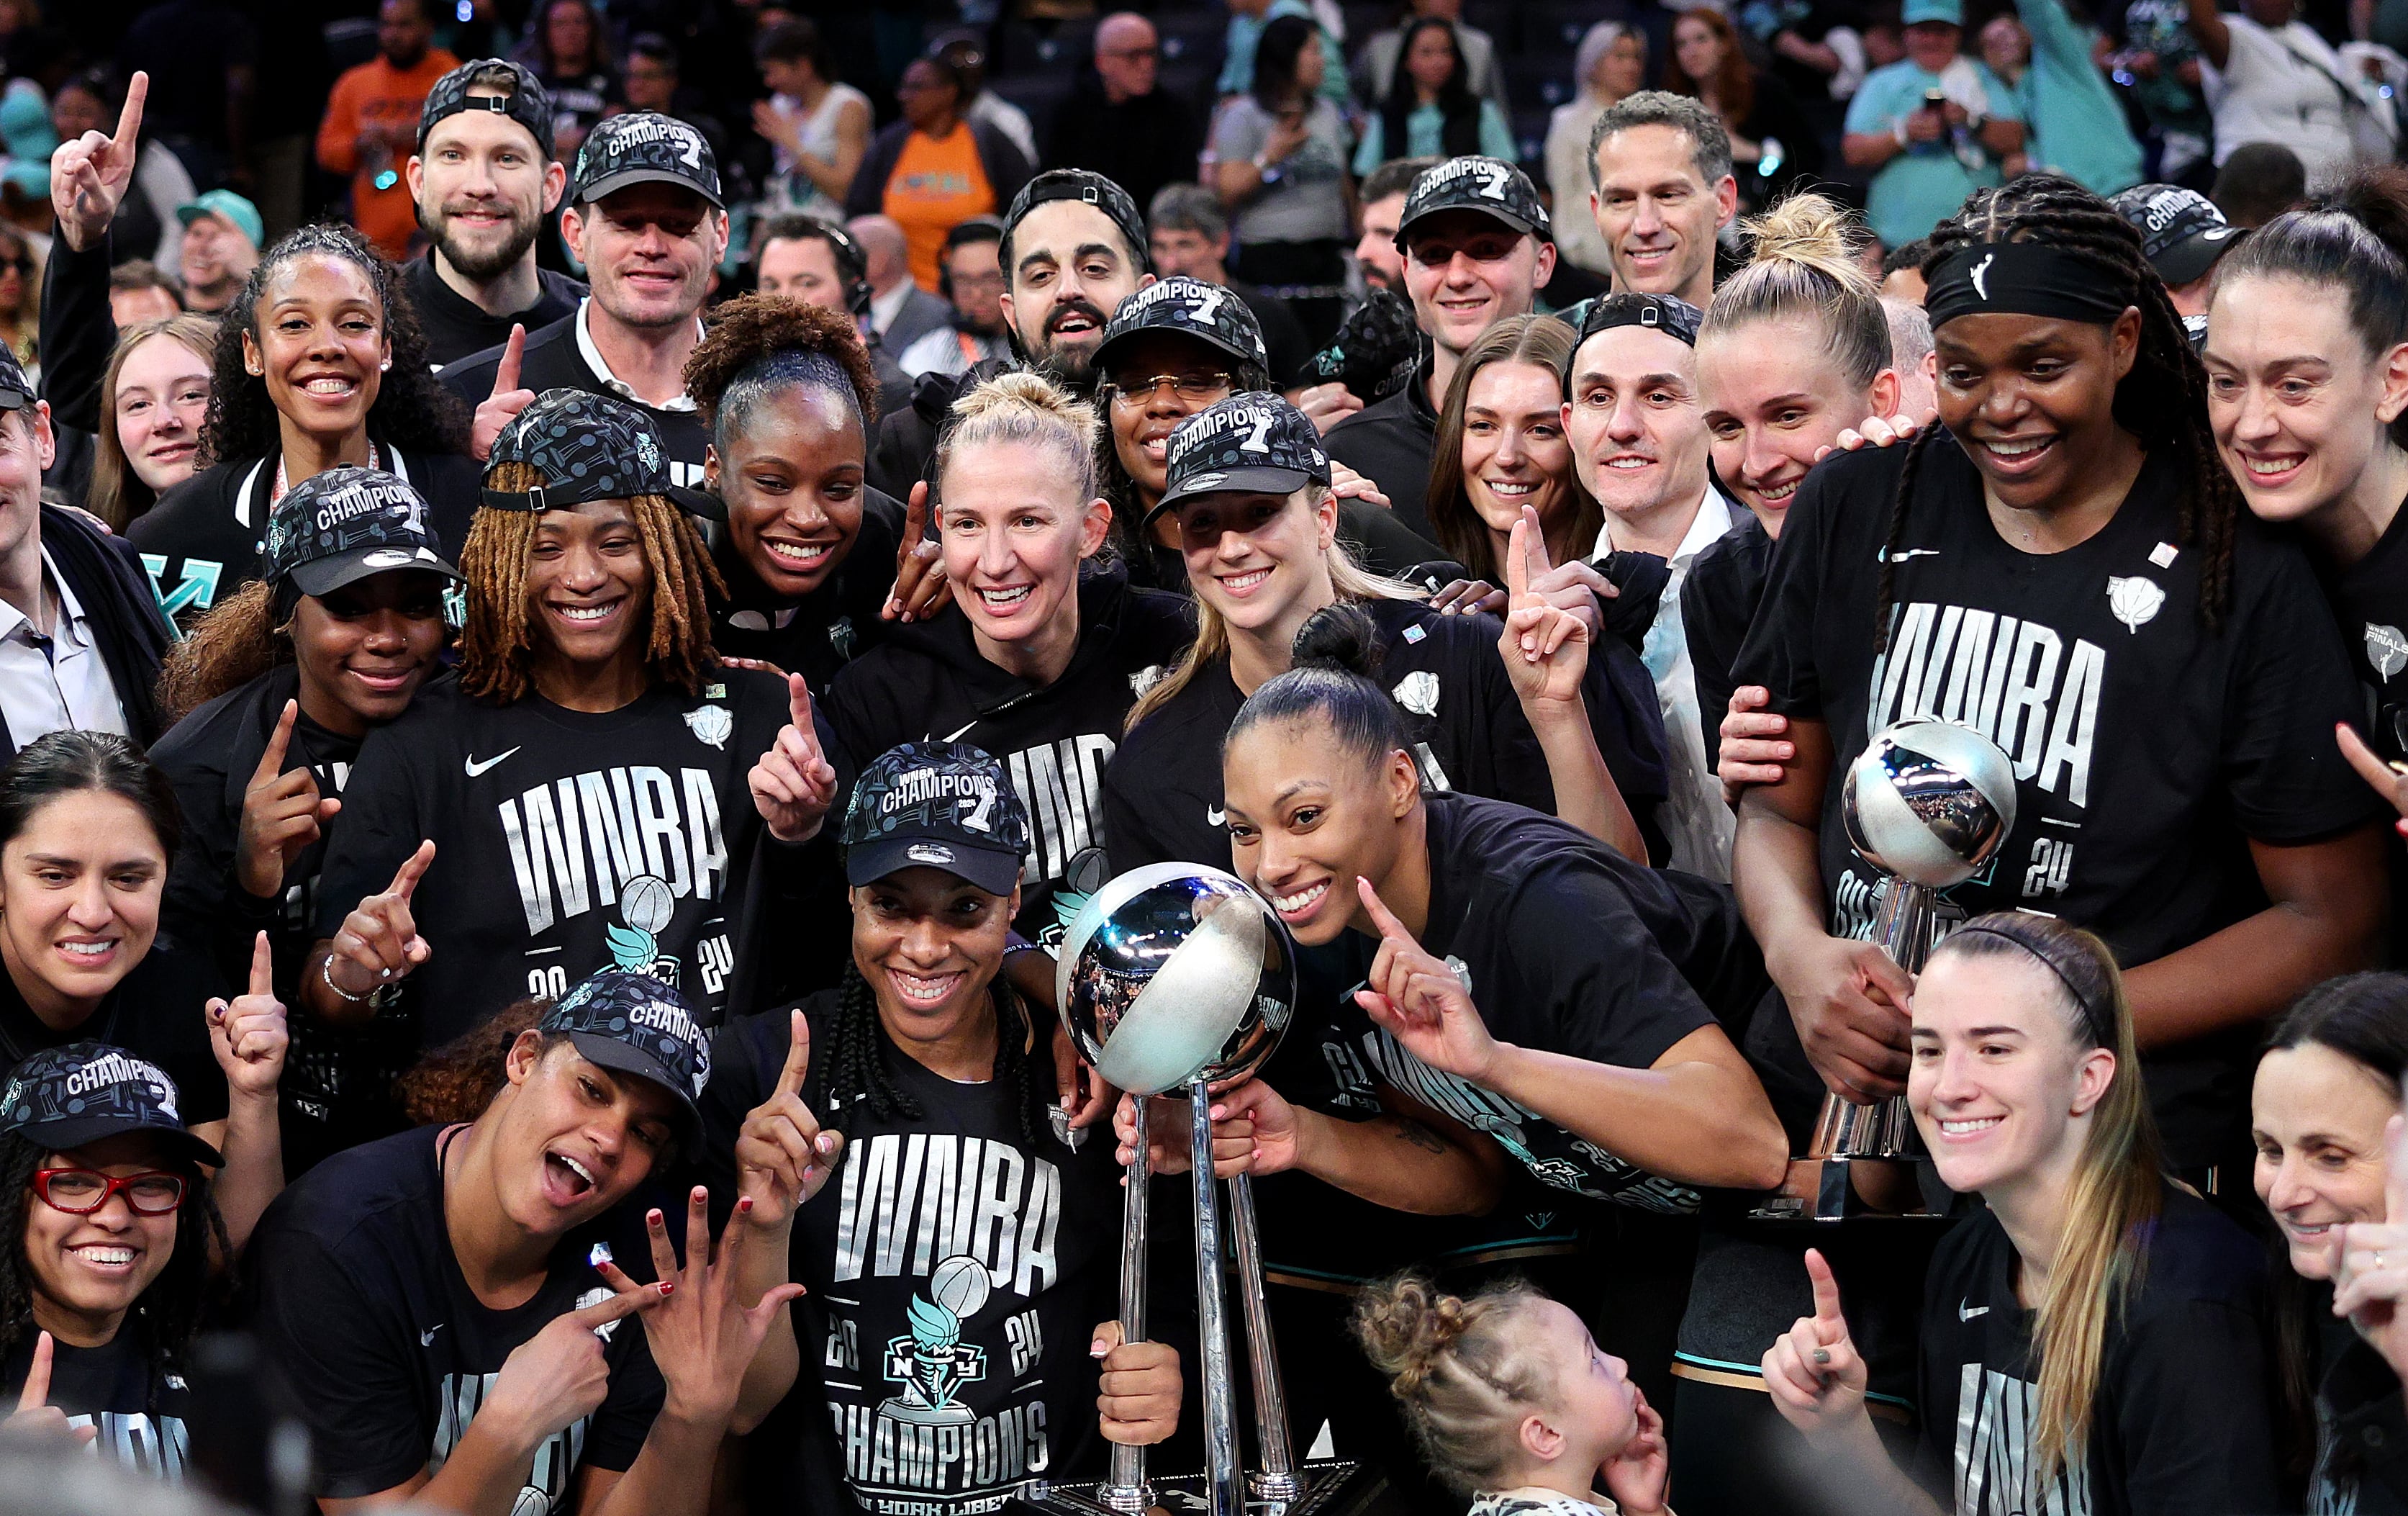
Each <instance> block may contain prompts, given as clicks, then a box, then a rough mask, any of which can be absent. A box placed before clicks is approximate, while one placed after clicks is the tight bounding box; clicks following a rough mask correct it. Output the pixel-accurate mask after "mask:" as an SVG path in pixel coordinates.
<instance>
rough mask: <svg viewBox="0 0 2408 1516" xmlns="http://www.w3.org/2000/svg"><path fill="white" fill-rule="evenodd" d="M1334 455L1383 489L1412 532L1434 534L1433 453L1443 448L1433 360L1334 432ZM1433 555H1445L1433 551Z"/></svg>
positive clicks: (1328, 441)
mask: <svg viewBox="0 0 2408 1516" xmlns="http://www.w3.org/2000/svg"><path fill="white" fill-rule="evenodd" d="M1325 445H1326V446H1327V448H1328V449H1329V455H1330V456H1331V457H1333V458H1336V459H1337V460H1338V461H1339V462H1340V463H1342V464H1344V465H1346V467H1348V468H1349V469H1354V470H1355V472H1356V473H1358V474H1361V475H1362V476H1363V477H1365V478H1366V479H1369V481H1371V483H1373V484H1377V485H1379V486H1380V493H1382V494H1383V495H1385V496H1386V497H1387V498H1388V505H1389V507H1390V509H1392V510H1393V511H1394V512H1395V513H1396V516H1397V519H1398V521H1400V522H1402V523H1404V525H1405V527H1406V528H1407V529H1408V530H1410V531H1412V533H1413V534H1414V535H1416V536H1418V537H1423V538H1428V537H1429V536H1430V524H1429V508H1428V506H1427V504H1426V498H1427V497H1428V494H1429V475H1430V453H1431V450H1432V449H1434V448H1435V447H1437V445H1438V411H1436V410H1434V409H1433V408H1432V407H1431V405H1430V402H1429V359H1428V358H1427V357H1426V356H1425V357H1424V358H1423V359H1422V361H1421V362H1420V363H1419V364H1417V365H1416V366H1414V368H1413V377H1412V378H1411V379H1409V380H1407V381H1406V382H1405V387H1404V388H1403V389H1400V390H1398V392H1397V393H1396V394H1394V395H1391V396H1389V397H1387V398H1386V399H1384V400H1382V401H1380V402H1378V403H1377V404H1375V405H1367V406H1365V407H1364V408H1363V409H1362V410H1360V411H1356V412H1355V413H1354V414H1353V415H1351V416H1348V417H1347V418H1346V419H1345V420H1344V421H1341V422H1340V423H1339V424H1338V425H1337V426H1332V427H1330V428H1329V436H1328V437H1327V438H1326V440H1325ZM1428 556H1431V557H1441V556H1443V555H1442V554H1439V553H1435V552H1433V553H1431V554H1430V555H1428Z"/></svg>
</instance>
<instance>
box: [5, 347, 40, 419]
mask: <svg viewBox="0 0 2408 1516" xmlns="http://www.w3.org/2000/svg"><path fill="white" fill-rule="evenodd" d="M33 403H34V382H33V381H32V380H30V379H27V378H26V377H25V369H24V367H23V365H22V364H20V363H18V361H17V354H14V353H11V352H10V351H9V350H8V344H7V343H6V342H0V411H22V410H24V409H25V408H26V407H27V406H29V405H32V404H33Z"/></svg>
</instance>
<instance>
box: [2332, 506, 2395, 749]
mask: <svg viewBox="0 0 2408 1516" xmlns="http://www.w3.org/2000/svg"><path fill="white" fill-rule="evenodd" d="M2326 588H2327V589H2328V590H2329V592H2330V594H2331V596H2332V602H2333V611H2334V613H2335V614H2337V615H2339V616H2340V617H2341V624H2342V640H2343V642H2345V643H2347V644H2348V647H2349V650H2350V662H2351V663H2352V664H2353V665H2355V666H2356V667H2357V669H2358V683H2360V684H2361V685H2363V686H2366V698H2365V702H2364V705H2365V708H2364V712H2363V716H2362V719H2363V721H2364V729H2365V730H2366V732H2367V735H2368V737H2369V739H2370V740H2371V741H2372V744H2373V745H2374V750H2375V751H2376V752H2377V753H2380V754H2382V755H2383V756H2384V757H2385V758H2408V504H2404V505H2403V506H2402V508H2401V510H2400V511H2399V512H2397V513H2395V514H2394V515H2393V516H2392V518H2391V525H2390V526H2389V527H2386V528H2385V529H2384V533H2383V535H2382V536H2381V537H2380V538H2378V539H2376V541H2375V543H2374V547H2373V549H2372V551H2371V552H2369V553H2368V554H2367V555H2366V556H2365V557H2363V558H2360V559H2359V560H2358V562H2356V563H2354V564H2352V565H2350V566H2349V567H2348V568H2347V569H2344V570H2341V571H2339V572H2337V573H2334V574H2331V575H2330V576H2329V578H2328V579H2327V581H2326Z"/></svg>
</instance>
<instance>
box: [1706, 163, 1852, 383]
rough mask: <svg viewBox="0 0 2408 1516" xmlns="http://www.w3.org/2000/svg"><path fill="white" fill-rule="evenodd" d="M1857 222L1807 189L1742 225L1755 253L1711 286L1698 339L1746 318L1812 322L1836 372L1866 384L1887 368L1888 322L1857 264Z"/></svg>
mask: <svg viewBox="0 0 2408 1516" xmlns="http://www.w3.org/2000/svg"><path fill="white" fill-rule="evenodd" d="M1856 225H1857V224H1856V221H1855V218H1854V216H1853V214H1852V213H1851V212H1850V211H1848V210H1847V209H1844V208H1842V206H1841V205H1840V204H1839V202H1837V201H1835V200H1830V199H1828V198H1826V197H1824V196H1823V195H1813V194H1801V195H1791V196H1790V197H1789V198H1788V199H1786V200H1784V201H1782V202H1781V203H1780V204H1779V205H1777V206H1775V207H1773V208H1772V209H1770V210H1768V211H1766V212H1765V213H1764V214H1763V215H1761V216H1758V217H1756V219H1755V220H1754V221H1751V222H1749V223H1747V224H1746V226H1745V230H1746V231H1747V232H1749V233H1750V234H1751V235H1753V236H1754V237H1755V238H1756V251H1755V253H1754V254H1753V255H1752V256H1750V257H1749V259H1748V261H1747V265H1746V267H1742V268H1741V269H1740V270H1739V272H1737V273H1735V274H1733V275H1732V276H1731V277H1730V278H1729V279H1727V280H1726V281H1725V282H1723V283H1722V284H1721V286H1720V287H1718V288H1717V289H1716V290H1715V291H1714V297H1713V300H1712V301H1711V302H1710V303H1709V304H1708V305H1707V307H1706V318H1705V320H1704V322H1703V323H1701V324H1700V325H1699V332H1698V336H1699V339H1700V340H1702V339H1704V338H1706V337H1708V336H1710V335H1713V334H1718V333H1721V332H1727V331H1729V330H1732V329H1733V328H1736V327H1739V326H1742V325H1746V324H1747V323H1749V322H1752V321H1787V320H1805V321H1811V322H1813V323H1814V324H1815V325H1817V326H1818V327H1819V328H1820V329H1821V330H1822V333H1823V346H1824V351H1825V352H1827V353H1828V354H1830V357H1831V361H1832V363H1833V364H1834V365H1836V366H1837V367H1838V368H1839V370H1840V373H1841V376H1842V378H1844V379H1845V380H1846V381H1847V382H1848V383H1849V384H1850V385H1852V386H1853V387H1855V388H1856V389H1858V390H1864V389H1868V388H1870V387H1871V384H1872V382H1873V380H1874V379H1875V378H1877V377H1879V375H1880V374H1881V371H1882V370H1883V369H1884V368H1891V367H1893V365H1892V362H1891V354H1890V335H1889V334H1890V326H1889V316H1888V313H1887V312H1886V311H1885V310H1883V309H1882V303H1881V291H1880V289H1879V288H1878V287H1877V286H1876V285H1875V284H1874V283H1873V282H1872V280H1871V278H1869V277H1868V276H1867V275H1866V273H1865V271H1864V268H1863V267H1862V266H1861V265H1859V264H1858V263H1857V261H1856V252H1857V246H1856V245H1857V243H1858V242H1859V241H1860V240H1861V236H1860V234H1859V233H1858V232H1857V230H1856Z"/></svg>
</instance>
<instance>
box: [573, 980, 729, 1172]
mask: <svg viewBox="0 0 2408 1516" xmlns="http://www.w3.org/2000/svg"><path fill="white" fill-rule="evenodd" d="M535 1025H536V1030H537V1031H538V1032H564V1033H566V1035H567V1037H568V1040H569V1041H570V1042H571V1043H572V1044H574V1045H575V1046H576V1047H577V1051H578V1052H579V1053H580V1054H581V1055H582V1056H583V1057H584V1058H585V1060H586V1061H588V1062H593V1063H599V1064H601V1065H602V1066H603V1067H604V1068H606V1069H616V1070H618V1071H619V1072H620V1073H622V1074H632V1075H635V1076H637V1077H638V1078H641V1079H650V1080H651V1081H652V1083H654V1084H656V1085H659V1086H660V1087H661V1088H662V1089H664V1090H667V1091H668V1092H669V1093H671V1094H673V1095H675V1096H677V1098H678V1135H679V1137H680V1138H681V1139H682V1140H683V1141H684V1143H685V1145H686V1148H687V1150H688V1151H692V1150H693V1148H694V1147H695V1144H696V1143H697V1142H698V1141H699V1140H700V1138H701V1136H702V1107H701V1106H699V1105H695V1102H696V1101H698V1100H700V1099H701V1098H702V1090H703V1087H704V1086H705V1085H707V1084H709V1083H710V1033H709V1032H705V1031H703V1029H702V1023H701V1022H700V1021H697V1020H695V1015H694V1010H693V1007H691V1006H689V1005H688V1004H686V1003H685V997H684V996H683V995H681V994H679V993H678V990H677V987H676V986H675V985H672V984H669V983H667V982H666V981H663V980H660V979H655V978H653V977H652V975H649V974H637V973H634V972H632V971H630V970H626V969H604V970H603V971H602V972H601V973H599V974H590V975H586V976H585V977H584V978H582V979H580V980H579V981H578V982H577V983H575V984H573V985H571V986H569V987H568V993H566V994H565V995H563V996H561V997H560V998H559V999H558V1000H556V1001H554V1002H552V1007H551V1009H549V1010H547V1011H545V1012H544V1013H543V1016H542V1018H540V1019H539V1020H538V1021H537V1022H536V1024H535Z"/></svg>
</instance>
